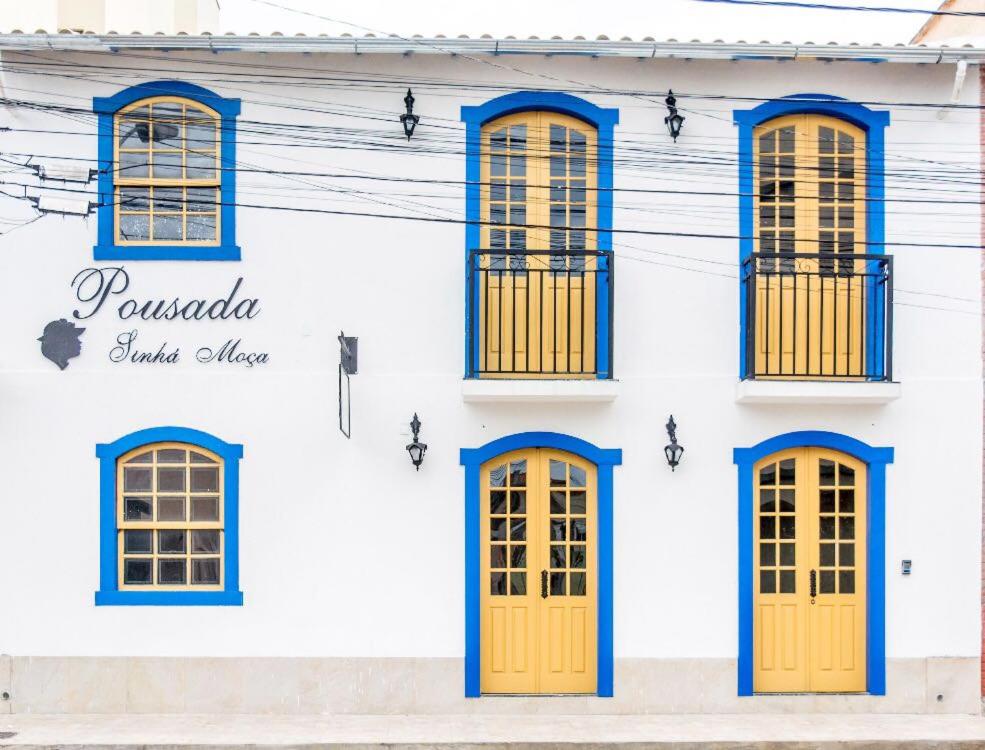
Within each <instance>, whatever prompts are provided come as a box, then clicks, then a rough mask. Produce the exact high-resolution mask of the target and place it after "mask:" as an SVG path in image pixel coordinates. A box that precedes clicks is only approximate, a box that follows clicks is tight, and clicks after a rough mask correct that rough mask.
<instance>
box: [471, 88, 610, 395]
mask: <svg viewBox="0 0 985 750" xmlns="http://www.w3.org/2000/svg"><path fill="white" fill-rule="evenodd" d="M517 112H557V113H559V114H564V115H569V116H571V117H574V118H576V119H579V120H581V121H582V122H585V123H587V124H588V125H591V126H592V127H593V128H595V131H596V137H597V140H598V165H597V169H598V172H597V174H598V178H597V179H598V191H597V195H598V198H597V213H596V216H597V229H598V231H597V233H596V238H597V240H596V241H597V244H598V247H597V249H598V250H611V249H612V141H613V133H614V131H615V127H616V125H617V124H618V123H619V110H618V109H607V108H603V107H599V106H596V105H595V104H592V103H591V102H588V101H585V100H584V99H580V98H579V97H577V96H572V95H571V94H564V93H561V92H558V91H517V92H514V93H511V94H504V95H503V96H498V97H496V98H495V99H490V100H489V101H488V102H485V103H484V104H480V105H478V106H465V107H462V112H461V117H462V121H463V122H464V123H465V222H466V223H465V268H466V276H467V274H468V264H469V251H470V250H476V249H479V247H480V243H481V235H482V225H481V221H482V203H481V201H482V198H481V182H482V126H483V125H485V124H486V123H487V122H491V121H493V120H496V119H498V118H500V117H505V116H506V115H512V114H516V113H517ZM599 262H600V263H602V264H603V265H604V262H605V261H604V259H602V258H600V259H599ZM600 270H602V266H600ZM599 276H600V274H596V280H598V277H599ZM465 290H466V291H465V372H466V373H467V374H468V373H471V371H472V369H471V367H470V363H472V362H478V361H479V345H480V342H479V337H478V336H476V337H475V340H474V341H473V342H472V351H471V352H470V351H469V334H468V332H469V327H470V322H471V321H470V319H469V316H470V315H471V314H472V311H473V310H478V309H479V290H478V289H475V290H474V295H473V299H472V300H471V301H470V300H469V298H468V294H469V292H468V278H467V277H466V283H465ZM595 309H596V321H597V323H596V331H598V335H599V341H598V344H597V346H596V351H597V352H598V364H597V374H596V377H597V378H598V379H607V378H609V377H610V371H611V369H612V368H611V363H610V362H609V342H608V336H609V320H608V316H609V290H608V287H607V286H606V285H605V284H598V287H597V289H596V294H595Z"/></svg>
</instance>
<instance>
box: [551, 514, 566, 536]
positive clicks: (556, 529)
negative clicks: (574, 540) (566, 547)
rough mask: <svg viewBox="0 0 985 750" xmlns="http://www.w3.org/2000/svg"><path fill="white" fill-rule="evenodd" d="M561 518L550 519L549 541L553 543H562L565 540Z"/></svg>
mask: <svg viewBox="0 0 985 750" xmlns="http://www.w3.org/2000/svg"><path fill="white" fill-rule="evenodd" d="M564 526H565V524H564V519H563V518H552V519H551V540H552V541H555V542H563V541H564V540H565V528H564Z"/></svg>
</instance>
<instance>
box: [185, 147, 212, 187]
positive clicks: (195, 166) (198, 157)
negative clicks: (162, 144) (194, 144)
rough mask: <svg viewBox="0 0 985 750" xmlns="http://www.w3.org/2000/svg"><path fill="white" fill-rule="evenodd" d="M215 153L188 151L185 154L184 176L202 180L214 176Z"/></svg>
mask: <svg viewBox="0 0 985 750" xmlns="http://www.w3.org/2000/svg"><path fill="white" fill-rule="evenodd" d="M215 166H216V164H215V155H214V154H197V153H194V152H189V153H187V154H186V155H185V177H187V178H188V179H190V180H204V179H212V178H214V177H215Z"/></svg>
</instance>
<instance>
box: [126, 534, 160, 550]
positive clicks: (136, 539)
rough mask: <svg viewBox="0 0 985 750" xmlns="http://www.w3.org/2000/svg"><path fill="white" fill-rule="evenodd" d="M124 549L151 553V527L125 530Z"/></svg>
mask: <svg viewBox="0 0 985 750" xmlns="http://www.w3.org/2000/svg"><path fill="white" fill-rule="evenodd" d="M123 551H124V552H127V553H136V554H140V553H146V554H150V553H151V552H152V551H153V550H152V549H151V532H150V530H149V529H137V530H130V531H124V532H123Z"/></svg>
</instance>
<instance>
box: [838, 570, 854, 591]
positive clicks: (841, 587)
mask: <svg viewBox="0 0 985 750" xmlns="http://www.w3.org/2000/svg"><path fill="white" fill-rule="evenodd" d="M838 591H839V592H841V593H842V594H854V593H855V571H854V570H842V571H839V572H838Z"/></svg>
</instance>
